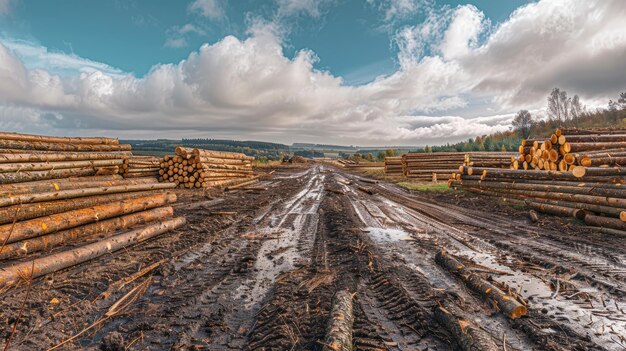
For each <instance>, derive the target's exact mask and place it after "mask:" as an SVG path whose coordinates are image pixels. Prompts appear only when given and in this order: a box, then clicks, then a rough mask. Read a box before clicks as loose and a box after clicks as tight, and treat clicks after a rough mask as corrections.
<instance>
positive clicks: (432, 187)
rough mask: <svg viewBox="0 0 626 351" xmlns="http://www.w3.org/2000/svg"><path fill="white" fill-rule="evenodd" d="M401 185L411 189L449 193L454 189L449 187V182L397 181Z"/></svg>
mask: <svg viewBox="0 0 626 351" xmlns="http://www.w3.org/2000/svg"><path fill="white" fill-rule="evenodd" d="M397 184H398V185H399V186H401V187H403V188H405V189H409V190H417V191H430V192H434V193H447V192H450V191H452V189H451V188H449V187H448V183H411V182H400V183H397Z"/></svg>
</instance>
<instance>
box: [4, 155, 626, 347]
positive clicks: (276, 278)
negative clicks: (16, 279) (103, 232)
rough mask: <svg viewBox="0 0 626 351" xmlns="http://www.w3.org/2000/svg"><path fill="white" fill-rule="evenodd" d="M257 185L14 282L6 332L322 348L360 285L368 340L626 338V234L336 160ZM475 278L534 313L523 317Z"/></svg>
mask: <svg viewBox="0 0 626 351" xmlns="http://www.w3.org/2000/svg"><path fill="white" fill-rule="evenodd" d="M259 186H260V187H266V188H267V190H266V191H262V192H248V191H242V190H240V191H234V192H229V193H225V194H221V193H207V194H202V193H198V192H180V196H179V199H180V200H179V202H178V203H177V205H176V212H177V214H182V215H186V216H187V219H188V224H187V225H186V226H185V227H184V228H181V229H179V230H177V231H174V232H173V233H170V234H169V235H165V236H163V237H160V238H158V239H156V240H153V241H150V242H147V243H144V244H141V245H139V246H137V247H135V248H133V249H132V250H129V251H125V252H120V253H117V254H113V255H109V256H106V257H101V258H100V259H97V260H95V261H92V262H89V263H87V264H83V265H81V266H78V267H75V268H73V269H70V270H67V271H64V272H61V273H58V274H55V275H53V276H49V277H46V278H45V279H42V280H37V281H34V282H33V283H32V285H31V286H21V287H18V288H14V289H12V290H9V291H6V292H3V295H2V299H1V302H0V308H1V311H0V322H1V323H2V325H1V328H0V338H1V339H0V340H2V341H3V342H6V340H8V339H10V340H11V347H10V349H16V350H36V349H48V348H50V347H53V346H55V345H58V344H60V343H61V342H63V341H67V340H68V339H70V338H72V337H74V338H73V339H71V340H69V342H67V343H65V344H63V345H61V346H60V347H59V349H94V350H96V349H102V350H124V349H132V350H170V349H173V350H321V349H322V348H323V347H324V340H325V335H326V332H327V325H328V322H329V314H330V311H331V308H332V301H333V296H334V295H335V294H336V292H338V291H340V290H344V289H347V290H348V291H350V292H353V293H355V295H354V301H353V313H354V324H353V328H352V346H353V348H354V349H355V350H456V349H482V350H492V349H493V350H623V349H626V241H625V240H624V239H623V238H615V237H610V236H606V235H604V234H598V233H594V232H591V231H587V230H586V229H585V228H584V227H582V226H580V225H578V224H576V223H571V222H564V221H563V220H561V219H558V218H550V217H542V220H541V221H540V223H538V224H533V223H531V222H530V221H529V220H528V219H527V218H526V216H525V215H524V211H522V210H515V209H513V208H510V207H506V208H502V206H498V205H490V204H489V203H488V202H487V201H486V200H484V199H475V198H472V197H464V196H457V195H456V194H452V193H446V194H441V195H432V194H420V193H415V192H409V191H407V190H405V189H402V188H399V187H397V186H395V185H393V184H389V183H384V182H381V183H376V184H374V183H371V182H367V181H364V180H363V178H361V177H360V176H358V175H354V174H349V173H345V172H344V171H341V170H338V169H335V168H331V167H328V166H323V165H315V166H310V167H300V168H289V169H278V170H277V172H276V174H275V175H274V177H273V179H272V180H269V181H264V182H262V183H261V184H260V185H259ZM477 209H481V210H477ZM442 250H443V251H444V253H445V255H446V257H449V258H453V259H454V260H456V261H455V262H457V263H456V264H455V265H456V266H457V267H452V268H450V267H446V266H445V265H444V264H442V263H441V257H442V256H441V252H442ZM438 254H439V255H438ZM438 257H439V258H438ZM461 267H462V268H463V272H464V273H463V274H459V270H458V268H461ZM470 275H471V277H472V279H474V280H471V279H470V280H471V281H470V280H468V277H469V276H470ZM475 281H480V282H482V283H487V284H489V286H492V287H493V289H496V290H500V291H501V292H502V293H504V294H506V295H507V296H509V297H511V299H512V300H513V301H514V302H515V303H517V304H518V305H520V306H523V308H524V309H525V310H526V316H523V317H521V318H515V319H513V318H511V317H510V316H509V315H507V313H506V312H505V310H503V309H502V308H501V306H500V305H499V304H497V303H495V302H494V300H493V299H491V298H486V297H485V296H486V295H485V292H484V291H483V292H481V291H478V290H477V289H476V285H475V284H474V283H472V282H475ZM490 289H491V288H490ZM489 293H491V291H489V292H487V294H489ZM441 311H445V312H446V313H447V317H448V318H449V317H450V316H453V317H454V318H456V319H455V320H457V321H461V323H457V324H458V325H460V326H461V328H460V330H457V329H455V328H453V327H451V325H450V323H449V319H446V318H447V317H446V316H445V315H444V316H443V317H442V314H441ZM14 326H15V331H14V332H13V327H14ZM468 335H471V336H472V337H470V338H469V339H470V340H469V341H468V337H467V336H468ZM468 342H469V344H468ZM0 346H1V344H0Z"/></svg>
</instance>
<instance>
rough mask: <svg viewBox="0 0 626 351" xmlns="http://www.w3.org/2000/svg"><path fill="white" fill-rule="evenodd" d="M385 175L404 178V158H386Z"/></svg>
mask: <svg viewBox="0 0 626 351" xmlns="http://www.w3.org/2000/svg"><path fill="white" fill-rule="evenodd" d="M385 174H386V175H389V176H403V175H404V166H403V164H402V156H397V157H392V156H388V157H385Z"/></svg>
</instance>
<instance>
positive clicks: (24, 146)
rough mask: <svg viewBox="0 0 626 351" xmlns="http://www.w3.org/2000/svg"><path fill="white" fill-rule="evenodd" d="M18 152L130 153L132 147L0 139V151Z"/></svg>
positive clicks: (126, 145) (125, 145)
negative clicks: (4, 149) (15, 150)
mask: <svg viewBox="0 0 626 351" xmlns="http://www.w3.org/2000/svg"><path fill="white" fill-rule="evenodd" d="M3 148H6V149H18V150H42V151H74V152H94V151H97V152H101V151H130V150H131V149H132V147H131V146H130V145H128V144H119V145H106V144H98V145H92V144H68V143H49V142H36V141H33V142H30V141H19V140H6V139H0V149H3Z"/></svg>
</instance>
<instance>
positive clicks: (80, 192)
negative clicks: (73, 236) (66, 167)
mask: <svg viewBox="0 0 626 351" xmlns="http://www.w3.org/2000/svg"><path fill="white" fill-rule="evenodd" d="M173 188H175V186H174V185H173V184H171V183H155V184H136V185H119V186H111V187H95V188H87V187H86V188H81V189H71V190H63V191H51V192H46V193H36V194H24V195H16V196H3V197H0V207H4V206H10V205H17V204H29V203H34V202H44V201H52V200H61V199H74V198H78V197H84V196H95V195H105V194H118V193H127V192H135V191H147V190H164V189H173Z"/></svg>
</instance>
